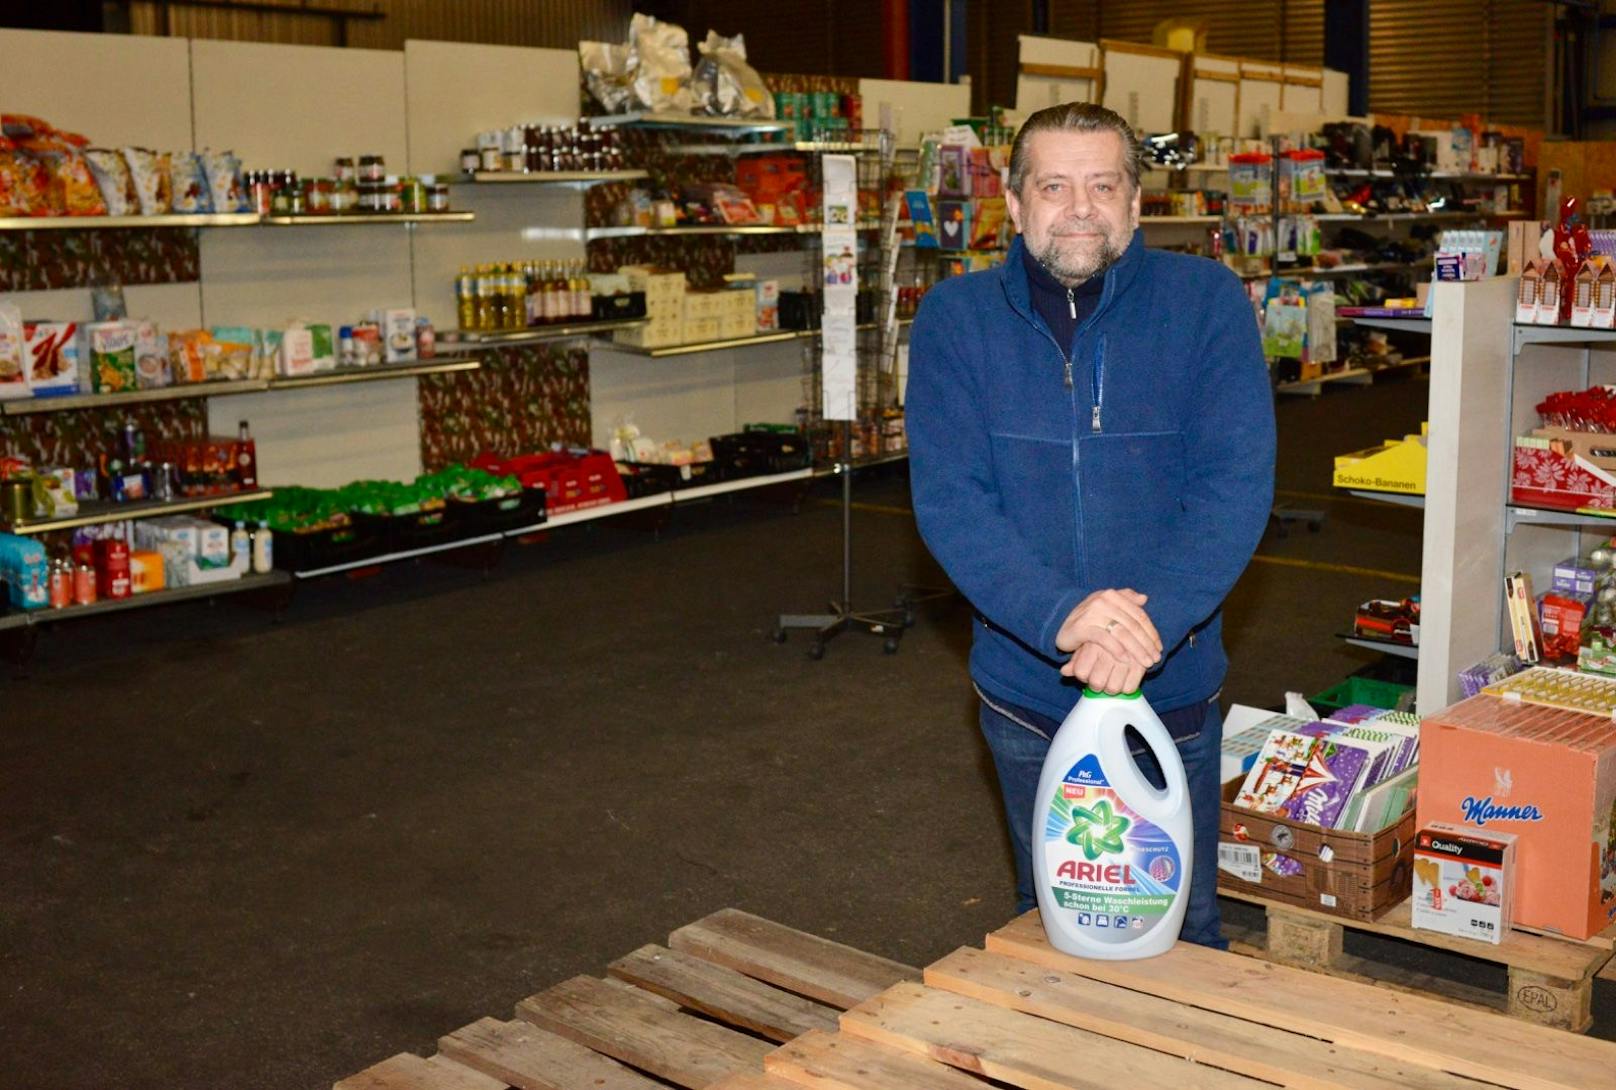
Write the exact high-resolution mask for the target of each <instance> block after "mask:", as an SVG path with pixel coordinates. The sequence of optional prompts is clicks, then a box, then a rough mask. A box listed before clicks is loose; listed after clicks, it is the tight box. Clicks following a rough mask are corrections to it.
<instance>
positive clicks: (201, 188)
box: [168, 151, 213, 215]
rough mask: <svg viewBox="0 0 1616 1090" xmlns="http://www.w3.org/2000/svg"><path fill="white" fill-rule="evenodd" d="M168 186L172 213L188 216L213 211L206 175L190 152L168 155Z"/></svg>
mask: <svg viewBox="0 0 1616 1090" xmlns="http://www.w3.org/2000/svg"><path fill="white" fill-rule="evenodd" d="M168 184H169V193H170V196H171V199H172V203H171V205H170V208H171V210H172V211H174V212H178V213H181V214H187V215H188V214H193V213H197V212H210V211H212V210H213V200H212V198H211V197H210V196H209V194H208V179H207V175H206V174H204V173H203V172H202V161H201V160H200V159H199V158H198V157H197V156H196V155H193V154H192V153H191V152H188V151H176V152H171V153H170V154H169V156H168Z"/></svg>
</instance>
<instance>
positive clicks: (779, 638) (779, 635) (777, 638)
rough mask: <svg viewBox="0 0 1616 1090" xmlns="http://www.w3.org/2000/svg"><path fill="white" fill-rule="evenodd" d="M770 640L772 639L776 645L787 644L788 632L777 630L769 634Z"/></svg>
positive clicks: (781, 629)
mask: <svg viewBox="0 0 1616 1090" xmlns="http://www.w3.org/2000/svg"><path fill="white" fill-rule="evenodd" d="M769 638H770V639H772V640H773V641H774V642H775V643H785V642H786V630H785V629H783V628H776V629H775V630H774V631H773V632H772V633H770V634H769Z"/></svg>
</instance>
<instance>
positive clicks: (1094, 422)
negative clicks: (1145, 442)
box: [1089, 333, 1105, 435]
mask: <svg viewBox="0 0 1616 1090" xmlns="http://www.w3.org/2000/svg"><path fill="white" fill-rule="evenodd" d="M1104 404H1105V334H1104V333H1102V334H1100V338H1099V341H1098V343H1096V344H1095V346H1094V412H1093V414H1092V415H1091V416H1090V428H1089V430H1090V431H1092V432H1094V433H1095V434H1096V435H1098V434H1099V432H1100V407H1101V406H1102V405H1104Z"/></svg>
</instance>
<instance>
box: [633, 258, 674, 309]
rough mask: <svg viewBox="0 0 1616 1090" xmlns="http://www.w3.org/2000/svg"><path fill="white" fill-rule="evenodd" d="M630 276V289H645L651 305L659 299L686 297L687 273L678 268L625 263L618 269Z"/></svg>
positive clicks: (647, 300) (646, 300) (648, 304)
mask: <svg viewBox="0 0 1616 1090" xmlns="http://www.w3.org/2000/svg"><path fill="white" fill-rule="evenodd" d="M617 271H618V272H619V273H621V274H622V275H623V276H626V277H627V278H628V286H629V290H630V291H643V292H644V293H645V303H646V306H647V307H649V306H651V305H652V304H654V303H656V302H657V301H658V300H664V299H673V300H679V299H682V298H683V297H684V294H685V291H686V290H687V288H688V284H687V282H686V281H685V274H684V273H682V272H679V271H678V270H677V269H672V270H670V269H657V268H654V267H652V266H650V265H624V266H623V267H622V268H620V269H618V270H617Z"/></svg>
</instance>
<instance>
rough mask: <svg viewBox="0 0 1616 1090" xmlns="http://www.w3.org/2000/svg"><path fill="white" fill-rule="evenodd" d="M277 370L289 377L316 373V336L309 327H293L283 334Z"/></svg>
mask: <svg viewBox="0 0 1616 1090" xmlns="http://www.w3.org/2000/svg"><path fill="white" fill-rule="evenodd" d="M277 369H278V370H279V371H280V373H281V374H283V375H287V376H292V375H310V374H313V373H314V335H313V334H312V333H310V332H309V330H308V327H307V326H293V327H292V328H290V329H288V330H287V331H286V332H285V333H283V334H281V346H280V363H279V366H278V368H277Z"/></svg>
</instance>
